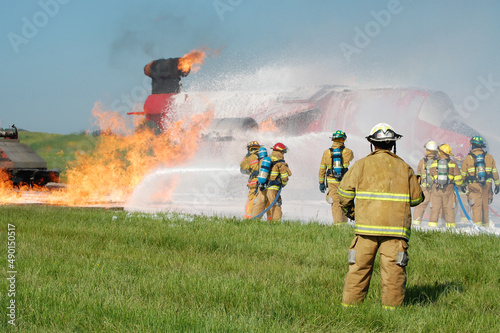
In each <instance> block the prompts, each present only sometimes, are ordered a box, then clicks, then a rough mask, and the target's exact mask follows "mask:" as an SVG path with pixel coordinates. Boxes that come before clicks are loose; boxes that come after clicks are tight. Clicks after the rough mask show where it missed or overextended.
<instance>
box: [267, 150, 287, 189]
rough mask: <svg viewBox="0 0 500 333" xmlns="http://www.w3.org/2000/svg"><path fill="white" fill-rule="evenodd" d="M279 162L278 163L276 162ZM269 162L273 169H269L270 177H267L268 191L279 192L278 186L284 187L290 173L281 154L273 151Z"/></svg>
mask: <svg viewBox="0 0 500 333" xmlns="http://www.w3.org/2000/svg"><path fill="white" fill-rule="evenodd" d="M278 161H279V162H278ZM271 162H272V163H273V167H272V169H271V175H270V176H269V185H270V186H269V187H268V188H267V189H268V190H276V191H277V190H279V188H280V185H281V186H286V184H287V183H288V177H290V176H291V175H292V172H291V171H290V169H289V168H288V164H286V162H285V160H284V157H283V153H281V152H279V151H276V150H273V153H272V154H271Z"/></svg>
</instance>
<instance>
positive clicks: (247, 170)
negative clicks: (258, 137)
mask: <svg viewBox="0 0 500 333" xmlns="http://www.w3.org/2000/svg"><path fill="white" fill-rule="evenodd" d="M259 148H260V144H259V143H258V142H257V141H250V142H249V143H248V144H247V154H246V156H245V157H243V160H242V161H241V163H240V171H241V173H243V174H247V175H248V183H247V187H248V200H247V204H246V206H245V214H244V215H243V218H245V219H249V218H251V217H252V210H253V205H254V200H255V197H256V196H257V176H258V173H259V158H258V156H257V152H258V150H259Z"/></svg>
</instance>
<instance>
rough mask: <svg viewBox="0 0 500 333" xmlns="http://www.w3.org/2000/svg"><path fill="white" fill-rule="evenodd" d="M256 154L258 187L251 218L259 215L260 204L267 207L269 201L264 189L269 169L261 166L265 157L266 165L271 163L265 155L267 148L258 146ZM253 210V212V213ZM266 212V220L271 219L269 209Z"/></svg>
mask: <svg viewBox="0 0 500 333" xmlns="http://www.w3.org/2000/svg"><path fill="white" fill-rule="evenodd" d="M258 156H259V169H258V170H259V173H258V177H257V186H258V188H256V193H257V196H256V197H255V200H254V206H253V207H254V208H253V210H252V218H254V217H255V216H257V215H259V214H260V213H261V212H262V211H261V210H260V207H261V206H260V205H264V207H266V208H267V207H268V206H269V204H270V202H268V200H267V190H266V185H267V182H268V176H269V173H270V170H269V169H267V168H265V169H264V168H262V164H263V163H264V160H265V159H267V160H268V161H267V163H268V166H270V165H272V163H270V158H269V157H268V156H267V149H266V148H265V147H260V148H259V151H258ZM257 202H258V203H259V204H256V203H257ZM255 206H258V207H257V209H255ZM254 211H255V214H254V213H253V212H254ZM266 214H267V220H268V221H271V219H272V216H271V212H270V211H269V210H267V212H266Z"/></svg>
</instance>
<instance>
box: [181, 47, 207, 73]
mask: <svg viewBox="0 0 500 333" xmlns="http://www.w3.org/2000/svg"><path fill="white" fill-rule="evenodd" d="M205 56H206V53H205V51H204V50H203V49H200V50H193V51H191V52H189V53H188V54H185V55H184V56H183V57H182V58H180V59H179V65H178V66H177V68H178V69H179V70H181V71H183V72H184V73H189V71H191V72H193V73H196V72H197V71H199V70H200V68H201V65H203V62H204V61H205Z"/></svg>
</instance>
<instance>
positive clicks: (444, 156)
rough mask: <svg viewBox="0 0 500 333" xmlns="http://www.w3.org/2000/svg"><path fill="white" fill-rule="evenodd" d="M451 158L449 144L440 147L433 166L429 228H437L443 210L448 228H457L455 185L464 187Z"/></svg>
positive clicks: (460, 175)
mask: <svg viewBox="0 0 500 333" xmlns="http://www.w3.org/2000/svg"><path fill="white" fill-rule="evenodd" d="M450 156H453V154H452V153H451V148H450V146H449V145H447V144H442V145H441V146H439V156H438V159H437V160H435V161H434V162H433V163H432V165H431V170H430V172H431V176H432V179H433V180H434V187H433V188H432V190H431V217H430V218H429V227H437V225H438V220H439V213H440V212H441V209H442V210H443V215H444V220H445V221H446V226H447V227H455V201H456V200H457V198H456V196H455V190H454V188H453V187H454V184H455V185H457V186H462V182H463V179H462V174H461V173H460V169H459V168H458V166H457V164H456V163H455V161H453V160H452V159H451V158H450Z"/></svg>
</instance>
